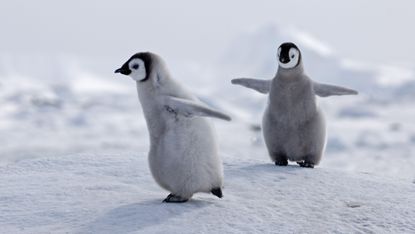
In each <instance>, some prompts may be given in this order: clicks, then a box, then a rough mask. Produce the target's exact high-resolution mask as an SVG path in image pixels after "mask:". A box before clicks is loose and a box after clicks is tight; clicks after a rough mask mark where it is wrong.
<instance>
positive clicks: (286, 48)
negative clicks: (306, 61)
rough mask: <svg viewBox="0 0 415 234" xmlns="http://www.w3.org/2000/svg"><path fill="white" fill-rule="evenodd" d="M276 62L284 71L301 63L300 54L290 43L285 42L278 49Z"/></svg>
mask: <svg viewBox="0 0 415 234" xmlns="http://www.w3.org/2000/svg"><path fill="white" fill-rule="evenodd" d="M277 56H278V62H279V65H280V67H282V68H284V69H292V68H295V67H297V66H298V65H299V64H300V62H301V52H300V49H298V47H297V46H296V45H295V44H294V43H292V42H285V43H282V44H281V45H280V47H279V48H278V54H277Z"/></svg>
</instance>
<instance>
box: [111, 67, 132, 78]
mask: <svg viewBox="0 0 415 234" xmlns="http://www.w3.org/2000/svg"><path fill="white" fill-rule="evenodd" d="M114 73H121V74H123V75H126V76H128V75H130V73H131V70H130V69H128V68H125V67H120V68H118V69H117V70H115V71H114Z"/></svg>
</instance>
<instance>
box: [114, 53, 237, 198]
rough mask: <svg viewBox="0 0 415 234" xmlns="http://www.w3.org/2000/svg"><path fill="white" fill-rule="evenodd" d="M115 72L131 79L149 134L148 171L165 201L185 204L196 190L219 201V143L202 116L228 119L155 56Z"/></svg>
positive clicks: (140, 58)
mask: <svg viewBox="0 0 415 234" xmlns="http://www.w3.org/2000/svg"><path fill="white" fill-rule="evenodd" d="M115 73H121V74H123V75H127V76H130V77H131V78H132V79H133V80H134V81H136V86H137V91H138V97H139V100H140V103H141V106H142V109H143V113H144V117H145V119H146V122H147V128H148V131H149V135H150V152H149V164H150V170H151V173H152V175H153V177H154V179H155V180H156V182H157V183H158V184H159V185H160V186H161V187H162V188H164V189H166V190H167V191H170V195H168V196H167V198H166V199H164V202H186V201H187V200H189V199H190V198H191V197H192V196H193V194H194V193H197V192H207V193H212V194H214V195H215V196H217V197H222V186H223V168H222V162H221V159H220V158H219V155H218V144H217V141H216V137H215V134H214V129H213V126H212V125H211V123H210V122H209V120H208V119H206V118H203V117H214V118H219V119H223V120H228V121H229V120H230V119H231V118H230V117H229V116H227V115H225V114H223V113H220V112H219V111H216V110H213V109H212V108H210V107H208V106H207V105H205V104H204V103H202V102H201V101H199V99H197V98H196V97H195V96H193V95H192V94H191V93H190V92H188V91H187V90H186V89H184V88H183V87H182V86H181V85H180V84H179V83H177V82H176V81H175V80H173V79H172V77H171V75H170V73H169V72H168V70H167V68H166V65H165V63H164V61H163V60H162V59H161V57H159V56H158V55H156V54H153V53H150V52H145V53H137V54H135V55H133V56H132V57H131V58H130V59H128V61H127V62H125V63H124V65H122V67H121V68H119V69H117V70H116V71H115Z"/></svg>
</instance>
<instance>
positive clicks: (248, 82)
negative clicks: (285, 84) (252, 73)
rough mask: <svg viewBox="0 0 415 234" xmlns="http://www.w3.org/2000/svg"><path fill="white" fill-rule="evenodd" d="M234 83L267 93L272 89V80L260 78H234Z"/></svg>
mask: <svg viewBox="0 0 415 234" xmlns="http://www.w3.org/2000/svg"><path fill="white" fill-rule="evenodd" d="M231 82H232V84H237V85H242V86H244V87H247V88H250V89H253V90H256V91H258V92H260V93H263V94H267V93H269V91H270V89H271V80H260V79H252V78H237V79H233V80H232V81H231Z"/></svg>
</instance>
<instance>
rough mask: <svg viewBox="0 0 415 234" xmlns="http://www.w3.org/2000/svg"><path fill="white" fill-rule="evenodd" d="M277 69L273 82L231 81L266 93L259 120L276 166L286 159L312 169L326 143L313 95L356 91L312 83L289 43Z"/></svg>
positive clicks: (352, 92) (296, 52)
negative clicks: (263, 109) (262, 114)
mask: <svg viewBox="0 0 415 234" xmlns="http://www.w3.org/2000/svg"><path fill="white" fill-rule="evenodd" d="M277 56H278V60H279V67H278V71H277V74H276V75H275V77H274V78H273V79H272V80H258V79H249V78H240V79H233V80H232V84H238V85H242V86H245V87H247V88H251V89H254V90H256V91H258V92H260V93H263V94H267V93H269V102H268V105H267V107H266V110H265V113H264V116H263V119H262V131H263V134H264V139H265V144H266V146H267V148H268V153H269V155H270V157H271V159H272V161H274V162H275V164H276V165H278V166H286V165H288V160H290V161H295V162H297V163H298V164H299V165H300V166H301V167H309V168H313V167H314V165H317V164H318V163H319V162H320V159H321V157H322V155H323V152H324V148H325V144H326V125H325V120H324V116H323V113H322V111H321V110H320V108H319V107H318V106H317V103H316V98H315V95H318V96H320V97H328V96H332V95H356V94H358V92H357V91H355V90H351V89H347V88H343V87H339V86H334V85H328V84H321V83H317V82H315V81H312V80H311V79H310V78H309V77H308V76H307V75H306V74H305V73H304V68H303V62H302V57H301V52H300V50H299V49H298V47H297V46H296V45H295V44H293V43H290V42H287V43H283V44H281V46H280V47H279V48H278V55H277Z"/></svg>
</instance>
